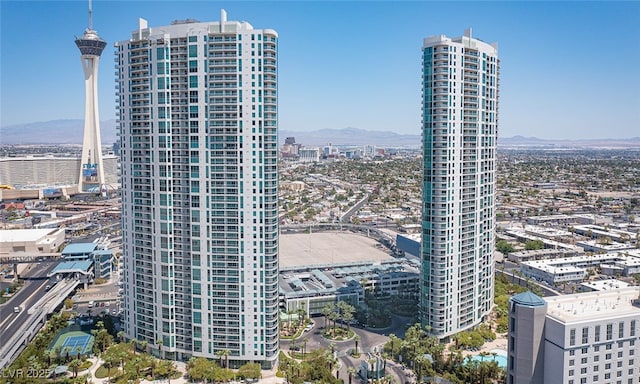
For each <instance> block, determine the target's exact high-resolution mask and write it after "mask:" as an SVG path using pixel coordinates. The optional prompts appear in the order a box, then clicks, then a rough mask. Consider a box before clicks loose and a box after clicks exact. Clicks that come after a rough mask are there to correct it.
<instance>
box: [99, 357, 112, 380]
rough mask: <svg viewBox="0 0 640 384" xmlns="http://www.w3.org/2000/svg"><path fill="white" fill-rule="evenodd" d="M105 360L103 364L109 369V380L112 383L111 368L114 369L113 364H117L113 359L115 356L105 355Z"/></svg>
mask: <svg viewBox="0 0 640 384" xmlns="http://www.w3.org/2000/svg"><path fill="white" fill-rule="evenodd" d="M103 360H104V364H102V365H103V366H104V367H105V368H107V379H108V380H109V382H111V368H112V367H113V364H114V363H115V360H114V358H113V356H111V355H109V354H105V355H104V357H103Z"/></svg>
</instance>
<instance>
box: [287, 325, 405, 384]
mask: <svg viewBox="0 0 640 384" xmlns="http://www.w3.org/2000/svg"><path fill="white" fill-rule="evenodd" d="M311 320H313V322H314V327H313V328H312V329H311V330H310V331H309V332H304V333H303V334H302V335H301V336H300V337H298V338H297V339H296V341H295V343H296V345H298V346H301V347H302V346H303V344H304V339H305V338H306V339H307V344H306V350H307V351H310V350H314V349H319V348H324V349H330V348H331V341H329V340H327V339H325V338H324V337H323V336H322V331H323V329H324V324H325V322H324V317H314V318H312V319H311ZM408 323H409V319H407V318H405V317H400V316H395V315H393V316H392V324H391V326H390V327H388V328H385V329H380V330H374V329H371V328H368V329H366V328H360V327H352V328H351V329H352V330H353V331H354V332H355V333H356V334H357V335H358V337H359V338H360V341H358V351H359V352H360V353H361V355H360V358H353V357H351V356H350V353H351V351H352V350H353V349H354V348H355V340H353V339H351V340H347V341H338V342H334V344H335V352H336V356H337V357H338V359H339V360H340V366H341V367H340V374H339V375H340V378H342V379H343V380H344V381H345V383H346V382H348V377H349V373H348V369H349V367H353V368H355V369H356V371H359V370H360V366H361V364H362V362H366V361H367V360H368V359H369V356H368V353H369V352H374V351H376V350H377V351H379V350H380V349H381V348H382V346H383V345H384V344H385V343H386V342H387V341H388V340H389V335H390V334H392V333H393V334H395V335H396V336H398V337H404V332H405V331H406V329H407V324H408ZM290 346H291V341H289V340H286V339H282V340H280V349H282V350H283V351H288V350H289V347H290ZM386 372H387V374H391V375H392V376H394V377H395V378H396V380H397V381H398V382H399V383H402V384H404V383H405V382H411V379H410V377H409V372H408V371H405V370H403V369H402V367H401V366H400V365H397V364H394V363H392V362H390V361H387V369H386ZM382 376H384V375H382ZM359 380H360V379H359V378H358V377H354V378H353V382H354V383H357V382H359Z"/></svg>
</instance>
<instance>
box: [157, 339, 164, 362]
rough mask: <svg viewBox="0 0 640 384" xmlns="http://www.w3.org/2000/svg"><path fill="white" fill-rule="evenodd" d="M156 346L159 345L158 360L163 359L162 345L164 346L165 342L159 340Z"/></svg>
mask: <svg viewBox="0 0 640 384" xmlns="http://www.w3.org/2000/svg"><path fill="white" fill-rule="evenodd" d="M156 344H157V345H158V358H159V359H162V344H164V342H163V341H162V339H158V340H156Z"/></svg>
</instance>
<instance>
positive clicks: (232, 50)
mask: <svg viewBox="0 0 640 384" xmlns="http://www.w3.org/2000/svg"><path fill="white" fill-rule="evenodd" d="M277 40H278V35H277V33H276V32H275V31H273V30H271V29H253V27H252V26H251V25H250V24H248V23H247V22H237V21H227V20H226V13H225V12H224V11H222V13H221V19H220V21H218V22H198V21H195V20H191V19H189V20H180V21H175V22H173V23H171V25H168V26H162V27H149V26H148V25H147V22H146V21H145V20H143V19H140V21H139V27H138V29H136V30H135V31H133V33H132V35H131V38H130V39H129V40H125V41H121V42H119V43H117V44H116V49H117V51H116V63H117V68H118V71H117V76H118V78H117V87H118V90H119V91H118V103H119V119H120V120H119V121H120V122H119V130H120V139H121V144H122V147H121V163H122V165H121V170H122V208H123V211H122V215H123V216H122V217H123V219H122V231H123V260H124V281H125V283H124V329H125V332H126V335H127V337H129V338H135V339H138V340H146V341H147V342H148V345H149V347H151V348H152V349H153V350H154V351H155V353H158V352H159V353H161V354H163V355H165V356H166V357H167V358H172V359H177V360H186V359H188V358H190V357H192V356H203V357H208V358H217V356H218V355H219V354H223V355H226V356H227V358H226V359H228V361H229V367H230V368H232V367H237V366H239V365H241V364H243V363H246V362H257V363H260V364H261V365H262V366H263V368H270V367H272V366H273V365H274V364H275V363H276V362H277V357H278V351H279V344H278V216H277V214H278V209H277V201H278V193H277V184H278V179H277V175H278V173H277V151H278V149H277V143H278V140H277V122H278V120H277ZM226 359H225V360H226Z"/></svg>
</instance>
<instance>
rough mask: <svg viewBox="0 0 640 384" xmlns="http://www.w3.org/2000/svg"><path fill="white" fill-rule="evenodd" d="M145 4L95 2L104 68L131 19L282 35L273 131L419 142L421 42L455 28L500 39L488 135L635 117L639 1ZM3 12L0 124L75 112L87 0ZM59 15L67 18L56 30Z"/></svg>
mask: <svg viewBox="0 0 640 384" xmlns="http://www.w3.org/2000/svg"><path fill="white" fill-rule="evenodd" d="M153 4H154V6H153V7H149V6H148V5H149V2H147V1H139V2H126V3H125V2H106V1H94V3H93V9H94V22H93V25H94V29H95V30H96V31H97V32H98V33H99V34H100V36H102V37H103V38H104V39H105V40H106V41H107V43H108V47H107V48H106V52H104V54H103V58H102V59H103V64H102V67H103V68H111V63H112V61H111V60H112V58H113V56H112V53H113V44H114V42H115V41H121V40H123V39H127V38H129V37H130V36H129V35H128V34H126V33H123V32H122V30H123V29H122V28H121V25H122V24H128V25H135V23H136V21H137V18H138V17H142V18H145V19H147V20H149V23H150V25H166V24H170V22H171V21H173V20H176V19H186V18H194V19H198V20H201V21H202V20H211V19H215V18H217V12H218V10H219V9H220V8H225V9H226V10H227V11H228V12H229V14H230V15H231V17H232V18H234V19H238V20H251V23H252V24H253V25H269V26H271V27H273V28H274V29H276V30H278V31H279V32H280V33H281V34H282V35H283V36H285V37H286V38H285V39H283V40H282V41H281V42H280V50H279V54H280V57H279V61H280V62H281V63H282V65H280V68H279V78H280V81H279V99H280V105H279V107H280V108H279V112H280V128H281V130H288V131H313V130H319V129H324V128H332V129H341V128H346V127H355V128H360V129H366V130H374V131H375V130H378V131H392V132H397V133H402V134H419V133H420V87H419V84H420V80H419V79H420V65H421V63H420V46H421V42H422V40H423V38H426V37H429V36H431V35H436V34H440V33H442V34H446V35H449V36H455V35H457V34H459V33H460V32H459V31H461V30H464V29H466V28H473V30H474V33H475V34H477V35H478V36H483V38H484V39H486V41H487V42H489V43H491V42H493V41H499V42H500V51H501V52H503V54H501V60H502V65H501V71H502V72H501V81H502V84H501V96H502V99H501V101H500V112H501V121H500V126H501V128H500V132H499V136H501V137H510V136H515V135H522V136H535V137H540V138H546V139H569V138H583V139H589V138H606V137H611V138H625V137H632V136H635V132H636V131H637V127H638V126H639V124H638V123H639V122H640V108H639V106H640V86H639V84H640V75H638V74H637V71H635V69H634V68H633V67H634V65H635V62H637V59H638V58H640V53H639V52H640V51H639V50H638V49H637V48H638V43H637V41H635V40H634V37H635V36H637V35H638V34H639V33H640V26H639V25H638V24H637V23H636V22H635V21H636V20H637V19H638V16H640V4H639V3H634V2H628V3H627V2H614V3H601V2H584V3H574V2H572V3H560V2H559V3H502V2H498V3H493V2H490V3H485V2H478V3H463V2H454V3H441V2H401V3H399V4H398V3H391V2H221V3H216V4H213V3H207V2H186V3H180V4H178V3H176V2H173V1H160V2H154V3H153ZM183 4H184V5H183ZM0 6H1V7H2V31H1V32H2V36H3V39H2V47H1V49H2V52H1V53H2V55H1V56H2V62H1V75H2V89H1V95H2V106H1V108H2V109H1V112H2V113H1V116H2V121H0V126H2V127H5V126H10V125H14V124H20V123H29V122H34V121H48V120H57V119H68V118H69V119H74V118H82V116H83V108H82V107H81V105H82V99H83V89H82V87H83V82H82V78H81V75H79V74H78V71H77V53H76V52H77V51H76V49H77V48H76V47H74V44H73V43H72V42H71V43H70V42H69V41H70V40H71V39H72V37H73V36H78V35H79V31H82V29H83V28H85V27H86V11H87V2H86V1H70V2H18V1H8V2H2V3H1V5H0ZM123 14H125V15H129V16H123ZM429 15H432V16H433V15H439V17H429ZM440 16H442V17H440ZM63 18H64V19H68V18H71V19H72V20H74V22H72V23H60V22H59V20H62V19H63ZM425 20H427V21H428V22H425ZM609 20H611V21H609ZM25 25H27V26H31V28H24V26H25ZM594 25H598V27H599V28H597V29H596V28H593V26H594ZM15 31H20V33H15ZM367 31H371V33H366V32H367ZM376 31H377V32H378V33H376ZM36 46H37V48H38V49H34V47H36ZM42 57H46V58H47V62H46V65H43V64H42ZM606 68H610V70H608V71H605V72H606V77H602V76H603V70H605V69H606ZM600 77H602V78H603V80H602V81H600V80H596V79H598V78H600ZM99 82H100V85H99V89H100V95H99V100H100V111H101V117H102V119H103V120H107V119H113V118H115V101H114V100H115V90H114V83H115V81H114V77H113V75H112V74H111V71H109V70H108V69H105V70H104V71H103V74H101V76H100V79H99ZM34 105H36V106H37V108H33V106H34ZM0 142H1V136H0Z"/></svg>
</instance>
